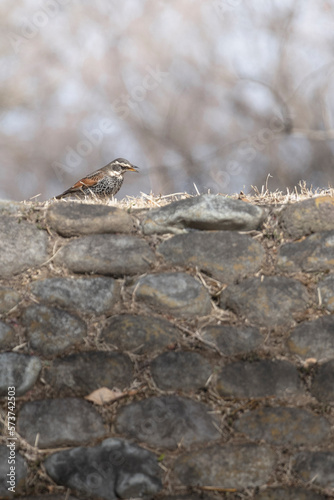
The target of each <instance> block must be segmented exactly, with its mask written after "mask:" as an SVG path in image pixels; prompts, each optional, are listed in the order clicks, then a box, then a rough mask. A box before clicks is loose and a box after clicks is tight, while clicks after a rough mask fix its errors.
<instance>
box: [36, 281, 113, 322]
mask: <svg viewBox="0 0 334 500" xmlns="http://www.w3.org/2000/svg"><path fill="white" fill-rule="evenodd" d="M30 290H31V291H32V293H33V294H34V295H36V297H38V299H40V300H41V301H43V302H47V303H48V305H51V306H59V307H65V308H68V309H75V310H78V311H81V312H90V313H95V314H108V313H110V312H111V311H112V310H113V308H114V305H115V304H116V303H117V302H118V301H119V300H120V294H119V286H118V283H117V281H116V280H114V279H113V278H107V277H96V278H93V277H92V278H88V277H87V278H48V279H44V280H39V281H34V282H33V283H32V284H31V285H30Z"/></svg>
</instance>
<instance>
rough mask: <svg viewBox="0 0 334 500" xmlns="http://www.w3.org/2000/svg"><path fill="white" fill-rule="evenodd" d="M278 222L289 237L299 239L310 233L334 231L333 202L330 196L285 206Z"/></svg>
mask: <svg viewBox="0 0 334 500" xmlns="http://www.w3.org/2000/svg"><path fill="white" fill-rule="evenodd" d="M280 222H281V224H282V226H283V228H284V230H285V231H286V233H287V234H288V235H289V236H292V238H294V239H296V240H297V239H298V238H301V237H302V236H305V235H307V234H310V233H317V232H319V231H330V230H333V229H334V202H333V197H332V196H318V197H316V198H311V199H308V200H303V201H300V202H299V203H294V204H290V205H287V206H286V208H284V210H283V211H282V213H281V216H280Z"/></svg>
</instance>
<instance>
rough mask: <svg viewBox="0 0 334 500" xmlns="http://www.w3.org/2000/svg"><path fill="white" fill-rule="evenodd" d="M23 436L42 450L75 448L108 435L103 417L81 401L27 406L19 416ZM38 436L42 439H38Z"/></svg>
mask: <svg viewBox="0 0 334 500" xmlns="http://www.w3.org/2000/svg"><path fill="white" fill-rule="evenodd" d="M17 427H18V432H19V434H20V435H21V436H22V437H23V438H24V439H25V440H26V441H28V443H29V444H31V445H34V444H35V442H36V438H37V440H38V444H37V446H38V447H39V448H56V447H58V446H75V445H81V444H86V443H89V441H90V440H93V439H97V438H102V437H103V436H105V434H106V430H105V428H104V425H103V420H102V417H101V415H100V414H99V413H98V412H97V411H96V410H95V408H94V407H93V406H92V405H91V404H90V403H88V402H87V401H83V400H81V399H76V398H64V399H41V400H39V401H30V402H28V403H24V404H23V406H22V408H21V410H20V412H19V416H18V420H17ZM37 435H38V436H37Z"/></svg>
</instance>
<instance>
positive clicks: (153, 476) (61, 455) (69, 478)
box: [44, 439, 162, 500]
mask: <svg viewBox="0 0 334 500" xmlns="http://www.w3.org/2000/svg"><path fill="white" fill-rule="evenodd" d="M44 466H45V469H46V472H47V473H48V474H49V476H50V477H51V478H52V479H53V480H54V481H55V482H56V483H57V484H61V485H64V486H67V487H68V488H72V489H74V490H78V491H80V492H82V493H84V494H88V495H92V496H93V498H103V499H106V500H116V499H118V498H139V497H140V498H141V497H144V498H153V495H154V494H156V493H158V492H159V491H160V490H161V488H162V484H161V469H160V467H159V465H158V462H157V459H156V457H155V455H154V454H153V453H152V452H150V451H148V450H145V449H144V448H141V447H140V446H137V445H135V444H132V443H129V442H128V441H125V440H123V439H106V440H105V441H103V442H102V443H101V444H100V445H98V446H94V447H89V448H88V447H87V448H84V447H80V448H73V449H71V450H64V451H60V452H57V453H54V454H53V455H50V456H49V457H48V458H47V459H46V460H45V461H44Z"/></svg>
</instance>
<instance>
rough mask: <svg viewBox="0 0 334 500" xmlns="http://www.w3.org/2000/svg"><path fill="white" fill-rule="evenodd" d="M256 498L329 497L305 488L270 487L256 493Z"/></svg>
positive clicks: (300, 499)
mask: <svg viewBox="0 0 334 500" xmlns="http://www.w3.org/2000/svg"><path fill="white" fill-rule="evenodd" d="M253 498H254V500H326V499H327V498H328V497H326V496H324V495H321V494H320V493H317V492H316V491H314V490H305V489H303V488H291V487H290V486H289V487H288V488H268V489H266V490H263V491H259V492H258V493H255V495H254V497H253Z"/></svg>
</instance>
